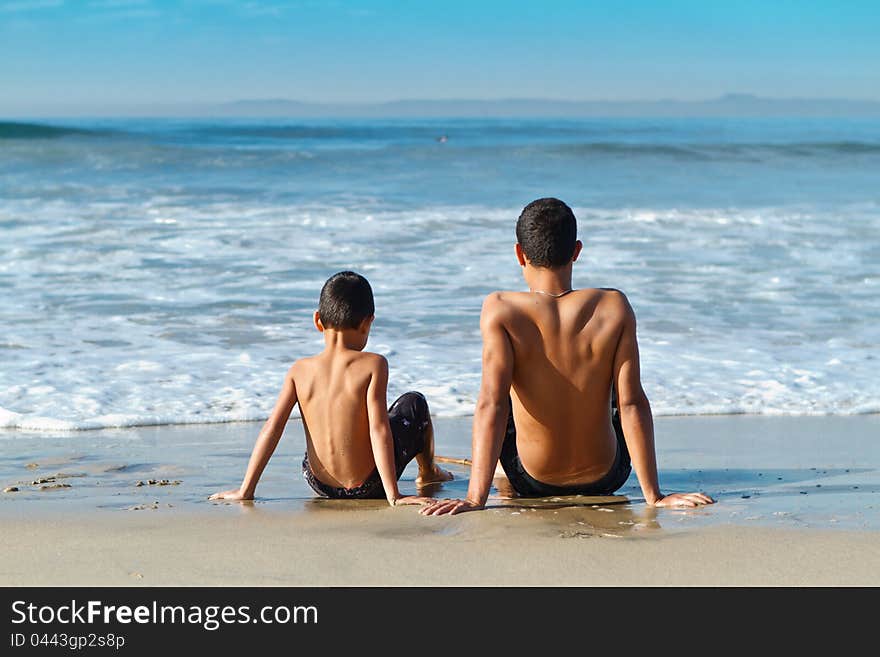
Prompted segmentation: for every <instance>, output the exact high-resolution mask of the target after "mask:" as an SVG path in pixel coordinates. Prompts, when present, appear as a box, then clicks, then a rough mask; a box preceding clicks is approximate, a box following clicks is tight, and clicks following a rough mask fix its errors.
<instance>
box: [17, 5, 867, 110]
mask: <svg viewBox="0 0 880 657" xmlns="http://www.w3.org/2000/svg"><path fill="white" fill-rule="evenodd" d="M878 34H880V2H876V1H874V0H870V1H859V0H836V1H824V2H818V1H813V0H797V1H784V0H773V1H768V0H765V1H761V2H758V1H752V0H737V1H736V2H733V1H731V2H715V1H713V0H700V1H684V0H667V1H664V2H661V1H659V0H654V1H650V2H648V1H640V0H629V1H615V0H606V1H604V2H586V1H580V2H577V1H569V0H555V1H554V0H543V1H535V2H524V1H519V0H507V1H500V0H483V1H480V0H469V1H460V0H443V1H436V2H432V1H429V0H411V1H408V2H407V1H404V0H394V1H391V0H361V1H355V0H351V1H348V2H346V1H342V0H339V1H335V2H334V1H332V0H328V1H326V2H310V1H302V2H284V1H282V0H276V1H264V2H257V1H244V2H232V1H228V0H227V1H224V0H188V1H187V0H180V1H171V0H8V1H5V0H0V111H3V109H4V106H5V107H9V106H14V107H17V108H25V109H27V108H29V107H41V108H45V107H51V106H52V105H53V104H57V103H66V104H71V103H73V104H76V103H85V104H92V105H95V104H98V105H100V104H107V105H113V104H119V103H123V104H124V103H141V102H150V103H174V102H201V101H226V100H235V99H243V98H290V99H298V100H310V101H328V102H345V101H356V102H374V101H384V100H396V99H408V98H446V99H448V98H489V99H491V98H512V97H520V98H521V97H541V98H558V99H573V100H587V99H609V100H615V99H660V98H679V99H702V98H710V97H715V96H719V95H722V94H724V93H727V92H747V93H755V94H758V95H764V96H773V97H790V96H798V97H817V98H828V97H849V98H861V99H877V100H880V38H878Z"/></svg>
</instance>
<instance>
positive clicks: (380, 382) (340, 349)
mask: <svg viewBox="0 0 880 657" xmlns="http://www.w3.org/2000/svg"><path fill="white" fill-rule="evenodd" d="M373 314H374V306H373V291H372V289H371V288H370V284H369V282H367V279H365V278H364V277H363V276H360V275H358V274H355V273H354V272H350V271H343V272H340V273H338V274H335V275H333V276H331V277H330V278H329V279H328V280H327V282H326V283H324V287H323V288H322V289H321V298H320V302H319V304H318V310H317V312H315V316H314V321H315V327H316V328H317V329H318V331H320V332H321V333H323V334H324V344H325V347H324V350H323V351H322V352H321V353H319V354H316V355H314V356H311V357H308V358H302V359H300V360H298V361H296V362H295V363H294V364H293V365H292V366H291V368H290V370H289V371H288V372H287V376H286V377H285V380H284V385H283V386H282V388H281V394H280V395H279V397H278V401H277V403H276V404H275V409H274V410H273V411H272V415H271V416H270V417H269V419H268V420H267V421H266V423H265V425H263V429H262V430H261V431H260V434H259V437H258V438H257V442H256V445H255V446H254V450H253V453H252V454H251V458H250V462H249V463H248V467H247V472H246V473H245V477H244V481H242V483H241V486H240V487H239V488H235V489H233V490H228V491H225V492H222V493H215V494H214V495H212V496H211V497H210V498H209V499H212V500H251V499H253V498H254V491H255V490H256V488H257V482H258V481H259V479H260V475H261V474H262V473H263V469H264V468H265V467H266V464H267V463H268V462H269V458H270V457H271V456H272V453H273V452H274V451H275V447H276V446H277V445H278V440H279V439H280V438H281V434H282V432H283V431H284V426H285V424H286V423H287V419H288V418H289V417H290V413H291V411H292V410H293V407H294V405H295V404H296V403H297V402H298V403H299V407H300V412H301V414H302V421H303V427H304V428H305V434H306V455H305V458H304V460H303V476H304V477H305V478H306V481H308V483H309V485H310V486H311V487H312V489H313V490H314V491H315V492H316V493H317V494H318V495H320V496H322V497H331V498H348V499H351V498H360V499H363V498H378V499H381V498H382V497H385V498H386V499H387V500H388V503H389V504H390V505H391V506H395V505H398V504H425V503H427V502H430V501H431V499H430V498H425V497H417V496H410V495H401V494H400V490H399V489H398V487H397V480H398V479H399V478H400V475H401V474H403V470H404V468H405V467H406V465H407V464H408V463H409V462H410V461H411V460H412V459H413V457H415V459H416V461H417V462H418V464H419V475H418V478H417V479H416V485H417V486H423V485H425V484H429V483H435V482H439V481H447V480H449V479H452V475H451V474H450V473H449V472H446V471H445V470H443V469H442V468H440V467H438V466H437V464H436V463H434V431H433V426H432V424H431V415H430V412H429V410H428V403H427V401H426V400H425V398H424V397H423V396H422V395H421V394H420V393H418V392H408V393H406V394H404V395H402V396H401V397H400V398H399V399H398V400H397V401H395V402H394V404H392V405H391V408H390V409H388V410H386V408H385V403H386V400H385V395H386V389H387V386H388V361H386V360H385V357H384V356H381V355H379V354H374V353H370V352H366V351H364V347H365V346H366V344H367V338H368V337H369V335H370V327H371V326H372V323H373Z"/></svg>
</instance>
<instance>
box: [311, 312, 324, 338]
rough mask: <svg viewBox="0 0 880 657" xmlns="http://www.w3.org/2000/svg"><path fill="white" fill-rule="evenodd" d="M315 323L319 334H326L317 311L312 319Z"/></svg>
mask: <svg viewBox="0 0 880 657" xmlns="http://www.w3.org/2000/svg"><path fill="white" fill-rule="evenodd" d="M312 319H313V321H314V322H315V328H316V329H318V332H319V333H323V332H324V323H323V322H322V321H321V314H320V313H319V312H318V311H317V310H316V311H315V316H314V317H313V318H312Z"/></svg>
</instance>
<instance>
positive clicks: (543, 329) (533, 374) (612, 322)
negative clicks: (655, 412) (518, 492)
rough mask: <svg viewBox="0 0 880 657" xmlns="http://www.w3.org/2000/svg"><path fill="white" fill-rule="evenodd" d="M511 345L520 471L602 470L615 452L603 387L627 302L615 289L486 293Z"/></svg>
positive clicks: (549, 477) (572, 473)
mask: <svg viewBox="0 0 880 657" xmlns="http://www.w3.org/2000/svg"><path fill="white" fill-rule="evenodd" d="M493 296H494V297H495V298H494V299H493V300H492V305H493V306H494V310H493V311H492V312H493V314H494V316H495V318H496V321H498V322H499V323H500V324H501V325H502V326H503V329H504V331H505V332H506V333H507V336H508V338H509V340H510V345H511V348H512V350H513V372H512V385H511V396H512V400H513V416H514V421H515V423H516V428H517V448H518V451H519V454H520V459H521V460H522V463H523V465H524V466H525V468H526V470H527V471H528V472H529V474H531V475H532V476H533V477H535V478H536V479H538V480H540V481H543V482H546V483H548V484H553V485H560V486H562V485H573V484H580V483H588V482H591V481H595V480H597V479H599V478H600V477H602V476H603V475H604V474H605V473H606V472H607V471H608V470H609V468H610V467H611V465H612V464H613V462H614V458H615V454H616V449H617V447H616V438H615V435H614V429H613V427H612V425H611V416H610V394H611V382H612V374H613V372H614V361H615V353H616V351H617V345H618V342H619V339H620V335H621V332H622V329H623V325H624V319H625V316H626V308H627V302H626V300H625V297H623V295H622V294H620V293H619V292H617V291H615V290H598V289H583V290H575V291H574V292H571V293H569V294H567V295H565V296H563V297H560V298H553V297H550V296H547V295H542V294H536V293H533V292H499V293H496V294H495V295H493Z"/></svg>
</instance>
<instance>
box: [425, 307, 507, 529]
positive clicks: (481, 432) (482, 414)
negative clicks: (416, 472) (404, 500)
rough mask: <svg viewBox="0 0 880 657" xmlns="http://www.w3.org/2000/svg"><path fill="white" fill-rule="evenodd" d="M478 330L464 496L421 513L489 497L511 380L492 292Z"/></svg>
mask: <svg viewBox="0 0 880 657" xmlns="http://www.w3.org/2000/svg"><path fill="white" fill-rule="evenodd" d="M480 332H481V333H482V335H483V377H482V381H481V382H480V395H479V398H478V399H477V406H476V408H475V409H474V429H473V441H472V446H471V450H472V453H473V465H472V466H471V479H470V484H469V486H468V495H467V499H466V500H443V501H440V502H435V503H434V504H432V505H430V506H428V507H426V508H424V509H422V513H423V514H424V515H443V514H444V513H449V514H456V513H462V512H464V511H476V510H479V509H482V508H483V507H485V505H486V500H487V499H488V497H489V487H490V486H491V485H492V477H493V476H494V474H495V467H496V466H497V465H498V457H499V456H500V455H501V445H502V444H503V442H504V429H505V427H506V425H507V414H508V413H509V412H510V402H509V395H510V386H511V383H512V381H513V345H512V344H511V343H510V336H509V335H508V334H507V330H506V329H505V328H504V323H503V321H502V318H501V307H500V304H499V302H498V298H497V297H496V296H495V295H492V296H489V297H487V298H486V301H485V302H483V310H482V313H481V314H480Z"/></svg>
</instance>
